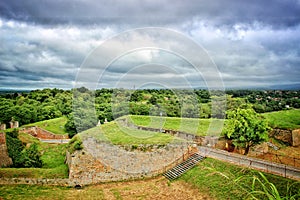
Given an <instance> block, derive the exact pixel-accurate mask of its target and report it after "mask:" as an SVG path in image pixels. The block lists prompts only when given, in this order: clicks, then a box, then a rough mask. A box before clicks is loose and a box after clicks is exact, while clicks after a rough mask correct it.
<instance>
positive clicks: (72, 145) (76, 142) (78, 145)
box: [68, 136, 83, 153]
mask: <svg viewBox="0 0 300 200" xmlns="http://www.w3.org/2000/svg"><path fill="white" fill-rule="evenodd" d="M81 149H83V145H82V141H81V140H80V138H79V137H78V136H76V137H73V138H72V140H71V141H70V142H69V144H68V151H69V152H70V153H74V152H75V151H77V150H81Z"/></svg>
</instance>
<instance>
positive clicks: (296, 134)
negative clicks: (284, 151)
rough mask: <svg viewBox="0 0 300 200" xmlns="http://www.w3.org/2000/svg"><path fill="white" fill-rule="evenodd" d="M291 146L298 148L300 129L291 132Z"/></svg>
mask: <svg viewBox="0 0 300 200" xmlns="http://www.w3.org/2000/svg"><path fill="white" fill-rule="evenodd" d="M292 140H293V146H294V147H296V146H300V129H296V130H293V131H292Z"/></svg>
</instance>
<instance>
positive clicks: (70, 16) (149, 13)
mask: <svg viewBox="0 0 300 200" xmlns="http://www.w3.org/2000/svg"><path fill="white" fill-rule="evenodd" d="M299 13H300V3H299V1H297V0H287V1H282V0H270V1H261V0H252V1H241V0H229V1H223V0H215V1H204V0H203V1H200V0H191V1H183V0H182V1H180V0H175V1H174V0H167V1H156V0H142V1H140V0H126V1H123V0H118V1H116V0H113V1H96V0H88V1H81V0H64V1H53V0H43V1H41V0H26V1H17V0H4V1H1V2H0V16H2V17H5V18H7V19H15V20H21V21H27V22H34V23H40V24H65V23H70V24H82V25H93V24H108V25H113V24H116V25H118V26H119V25H121V24H120V23H122V25H125V26H126V25H127V24H130V25H131V26H132V25H133V24H137V25H139V26H140V25H144V26H145V25H166V24H174V23H182V22H184V21H188V20H190V19H191V18H199V19H201V20H205V21H208V22H209V23H213V24H215V25H218V26H224V25H233V24H236V23H252V22H255V21H257V22H261V23H264V24H270V25H272V26H274V27H277V26H285V27H291V26H295V25H297V24H299V22H300V17H299Z"/></svg>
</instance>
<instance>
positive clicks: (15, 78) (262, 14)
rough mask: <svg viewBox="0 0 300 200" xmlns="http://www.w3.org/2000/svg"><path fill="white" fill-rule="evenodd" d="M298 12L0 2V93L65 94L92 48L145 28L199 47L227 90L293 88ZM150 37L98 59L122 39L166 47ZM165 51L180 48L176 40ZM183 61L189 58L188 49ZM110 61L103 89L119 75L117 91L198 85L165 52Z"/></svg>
mask: <svg viewBox="0 0 300 200" xmlns="http://www.w3.org/2000/svg"><path fill="white" fill-rule="evenodd" d="M299 13H300V0H270V1H262V0H260V1H259V0H252V1H246V0H245V1H243V0H228V1H223V0H212V1H204V0H203V1H202V0H190V1H183V0H182V1H176V0H173V1H172V0H166V1H156V0H141V1H137V0H136V1H135V0H126V1H125V0H122V1H121V0H119V1H115V0H112V1H96V0H59V1H55V0H26V1H16V0H10V1H8V0H4V1H0V87H1V88H5V87H15V88H20V87H21V88H42V87H60V88H70V87H72V84H73V83H74V81H75V79H76V78H75V77H76V73H77V72H78V69H79V68H80V67H81V64H82V63H83V61H84V59H85V58H86V57H88V56H89V55H90V53H91V52H92V51H93V49H95V48H96V47H98V46H99V45H101V44H102V43H103V42H104V41H105V40H107V39H109V38H111V37H113V36H115V35H117V34H119V33H122V31H126V30H128V29H133V28H140V27H145V26H160V27H163V28H164V27H167V28H171V29H172V30H175V31H179V32H180V33H182V34H183V35H185V36H187V37H189V38H191V39H193V40H194V41H196V42H197V43H198V44H200V45H202V46H203V47H204V49H205V50H206V51H207V52H208V55H209V56H210V57H211V59H212V60H213V61H214V62H215V63H216V65H217V66H218V68H219V70H220V72H221V75H222V77H223V80H224V82H225V85H227V86H229V87H235V86H239V87H240V86H250V87H251V86H265V85H272V84H277V85H278V84H290V83H299V76H300V46H299V44H300V15H299ZM155 37H156V38H155ZM155 37H153V38H151V37H149V36H147V35H134V36H133V38H126V37H124V41H115V43H113V44H112V48H111V49H110V51H111V52H106V53H114V52H115V50H118V49H120V48H122V45H130V43H131V42H130V40H132V41H138V42H139V44H140V45H141V47H143V46H144V45H145V44H148V45H150V46H151V44H153V43H155V42H164V41H170V40H167V39H169V38H161V36H159V34H157V35H156V36H155ZM169 45H171V46H173V47H174V49H182V48H185V44H184V43H182V42H180V41H176V40H174V41H173V42H171V43H170V44H169ZM175 53H176V52H175ZM191 55H195V56H197V52H194V51H192V50H191ZM116 59H117V60H115V61H114V62H112V64H111V65H110V66H109V67H107V68H106V71H105V76H104V77H103V81H104V82H101V84H102V85H103V86H105V87H113V85H114V84H115V83H117V82H118V81H119V79H120V78H121V77H123V76H125V75H126V78H125V79H124V80H123V82H124V85H125V86H128V87H130V88H132V86H133V85H134V83H136V85H137V84H142V83H143V82H144V81H148V82H151V81H156V80H157V81H159V80H164V81H166V82H168V85H169V86H172V85H174V86H176V87H180V84H181V83H183V82H180V81H178V80H180V79H181V78H183V79H182V80H183V81H185V80H188V81H189V82H190V84H191V85H193V86H194V87H198V86H203V79H202V77H201V75H199V74H197V73H195V71H193V68H192V66H191V65H189V64H188V63H187V62H186V61H184V60H183V59H181V58H180V57H178V56H174V55H173V54H172V53H170V52H162V51H160V52H155V51H148V52H147V51H139V50H137V51H135V52H131V54H128V55H127V54H126V55H123V56H122V57H116ZM95 62H96V63H95V65H93V66H91V67H90V70H91V71H92V72H94V71H93V70H95V69H96V68H99V67H102V66H101V61H99V58H96V60H95ZM151 63H152V64H153V65H151ZM143 64H146V65H145V66H143ZM155 64H157V65H156V67H153V66H154V65H155ZM159 64H160V65H164V66H166V67H169V68H168V69H170V70H164V69H163V68H162V67H160V65H159ZM135 67H140V70H138V69H136V70H135ZM172 70H173V71H172ZM201 73H202V74H204V73H206V72H205V70H204V71H202V72H201ZM209 76H211V77H213V76H214V75H213V74H212V75H209ZM86 82H87V83H88V82H89V77H88V76H87V77H86ZM125 86H124V87H125Z"/></svg>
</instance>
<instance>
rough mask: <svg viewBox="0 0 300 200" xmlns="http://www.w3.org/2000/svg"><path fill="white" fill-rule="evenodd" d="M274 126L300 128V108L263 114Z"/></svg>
mask: <svg viewBox="0 0 300 200" xmlns="http://www.w3.org/2000/svg"><path fill="white" fill-rule="evenodd" d="M262 115H263V116H265V117H266V118H267V119H268V121H269V124H270V125H271V126H272V128H282V129H297V128H300V109H292V110H283V111H277V112H270V113H264V114H262Z"/></svg>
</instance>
